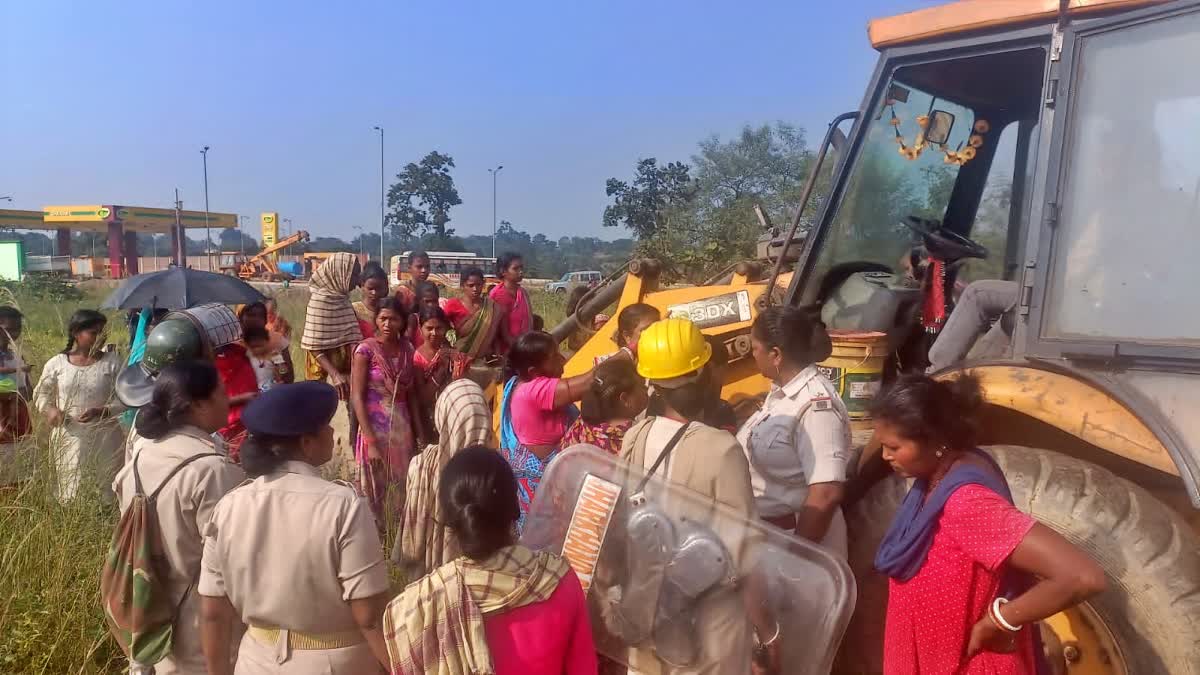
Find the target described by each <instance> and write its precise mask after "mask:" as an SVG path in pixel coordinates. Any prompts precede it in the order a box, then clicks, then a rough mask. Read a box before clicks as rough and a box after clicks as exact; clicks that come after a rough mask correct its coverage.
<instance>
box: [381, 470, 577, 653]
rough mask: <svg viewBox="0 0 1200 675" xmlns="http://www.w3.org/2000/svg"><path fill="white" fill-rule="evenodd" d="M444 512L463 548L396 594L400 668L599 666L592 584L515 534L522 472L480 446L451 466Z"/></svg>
mask: <svg viewBox="0 0 1200 675" xmlns="http://www.w3.org/2000/svg"><path fill="white" fill-rule="evenodd" d="M440 483H441V485H440V490H439V494H438V504H439V506H440V513H441V514H442V516H443V518H444V519H445V523H446V525H447V527H449V528H450V530H451V531H453V532H454V536H455V537H456V538H457V540H458V542H459V545H460V546H461V547H462V551H463V553H464V555H463V556H462V557H460V558H458V559H456V560H453V561H451V562H448V563H446V564H444V565H442V566H441V567H439V568H437V569H435V570H434V571H433V572H431V573H430V574H429V575H428V576H426V577H424V578H423V579H421V580H419V581H417V582H416V583H413V584H411V585H410V586H409V587H408V588H407V589H405V591H404V593H402V594H401V595H400V596H399V597H397V598H396V599H395V600H393V601H392V602H390V603H388V607H387V611H386V612H385V613H384V617H383V622H384V635H385V639H386V642H387V649H388V656H389V657H390V659H391V667H392V672H395V673H404V675H440V674H443V673H494V674H495V675H594V674H595V673H596V648H595V645H594V643H593V641H592V628H591V623H590V620H589V617H588V609H587V604H586V601H585V600H584V595H583V588H582V587H581V586H580V584H579V578H578V577H576V576H575V572H574V571H572V570H571V566H570V565H568V564H567V561H566V560H564V559H563V558H561V557H559V556H557V555H554V554H553V553H549V552H546V551H541V552H535V551H531V550H530V549H528V548H525V547H524V546H522V545H520V544H518V543H516V540H515V537H514V536H513V525H514V523H515V522H516V520H517V515H518V514H519V513H520V510H519V508H518V506H517V490H516V478H515V477H514V476H513V473H512V469H510V468H509V467H508V464H507V463H506V462H505V461H504V459H503V458H501V457H500V455H498V454H496V451H494V450H490V449H488V448H482V447H473V448H467V449H465V450H462V451H461V452H459V453H458V454H456V455H455V456H454V457H453V458H452V459H451V460H450V461H449V462H448V463H447V464H446V468H445V470H444V471H443V472H442V476H441V481H440Z"/></svg>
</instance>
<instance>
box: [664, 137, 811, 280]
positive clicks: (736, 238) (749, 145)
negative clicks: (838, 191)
mask: <svg viewBox="0 0 1200 675" xmlns="http://www.w3.org/2000/svg"><path fill="white" fill-rule="evenodd" d="M692 163H693V165H694V166H695V167H696V169H695V176H696V188H697V189H696V199H695V200H694V202H693V207H694V211H693V213H692V216H691V217H690V218H688V219H687V223H688V225H689V227H690V232H689V235H688V237H687V239H688V240H690V241H692V242H696V243H699V244H700V245H699V246H695V247H691V248H687V249H686V250H684V251H682V252H681V254H680V258H679V262H680V263H681V264H682V265H684V266H685V267H686V268H687V269H689V270H691V271H692V272H693V275H692V276H695V277H697V278H699V277H705V276H709V275H710V274H711V273H713V272H715V271H717V270H718V269H720V268H723V267H725V266H727V265H728V264H729V263H730V262H732V261H733V260H737V259H739V258H748V257H752V256H753V255H754V254H755V244H756V243H757V241H758V239H759V238H760V237H761V236H762V235H763V234H764V231H763V227H762V225H761V223H760V222H759V221H758V217H757V215H756V214H755V212H754V207H755V206H760V207H762V209H763V210H764V211H765V212H766V213H767V215H768V217H769V218H770V219H771V222H773V223H774V224H775V225H777V226H779V227H781V228H783V227H786V226H787V225H788V224H789V223H790V222H791V220H792V218H793V216H794V214H795V211H796V208H797V207H798V206H799V204H798V202H799V200H800V197H801V192H802V187H803V184H804V182H805V180H806V179H807V177H808V174H809V172H810V171H811V170H812V163H813V157H812V153H811V152H809V150H808V148H807V145H806V143H805V136H804V130H803V129H801V128H799V127H795V126H792V125H790V124H786V123H783V122H777V123H776V124H775V125H774V126H772V125H769V124H764V125H762V126H759V127H752V126H749V125H747V126H745V127H743V128H742V130H741V133H740V134H739V135H737V136H736V137H734V138H733V139H731V140H729V141H724V142H722V141H721V139H720V137H718V136H715V135H714V136H711V137H709V138H707V139H705V140H703V141H701V142H700V152H699V154H697V155H694V156H693V157H692ZM820 193H821V191H820V190H818V191H816V192H815V193H814V194H820ZM810 207H815V204H810ZM811 212H812V211H811V210H810V211H808V213H811Z"/></svg>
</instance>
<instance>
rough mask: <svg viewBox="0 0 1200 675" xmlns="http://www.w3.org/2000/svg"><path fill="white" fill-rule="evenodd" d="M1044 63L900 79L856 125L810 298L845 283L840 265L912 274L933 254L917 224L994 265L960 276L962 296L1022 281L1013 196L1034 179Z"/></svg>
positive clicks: (979, 265)
mask: <svg viewBox="0 0 1200 675" xmlns="http://www.w3.org/2000/svg"><path fill="white" fill-rule="evenodd" d="M1045 58H1046V52H1045V50H1044V49H1042V48H1040V47H1036V48H1028V49H1018V50H1011V51H1001V52H995V53H985V54H979V55H974V56H968V57H963V58H959V59H944V60H938V61H933V62H929V63H922V64H915V65H909V66H904V67H901V68H897V69H896V70H895V71H894V73H893V74H892V77H891V79H890V80H886V81H884V83H883V84H882V86H881V87H880V89H879V91H878V92H877V93H876V96H875V99H874V101H875V102H874V103H873V104H872V107H871V108H869V109H868V110H867V112H866V115H867V116H866V117H865V118H863V120H862V121H861V122H860V123H859V124H860V125H866V127H865V129H864V130H863V131H862V132H860V133H864V134H865V135H864V136H863V137H862V140H861V141H860V147H859V150H858V154H857V155H856V156H855V157H853V158H852V164H850V165H849V175H848V177H847V178H845V179H844V180H845V187H844V192H843V197H842V199H841V202H840V204H837V205H835V207H834V209H833V210H832V216H829V215H826V217H827V218H829V222H827V223H826V224H825V225H824V230H823V231H822V232H821V234H820V237H821V238H820V239H819V242H820V243H819V244H818V248H817V249H816V251H815V253H814V254H815V256H816V258H815V260H814V261H813V262H811V263H808V266H809V267H810V274H809V276H808V280H809V283H810V287H812V288H821V287H822V286H823V285H824V284H826V283H827V282H829V281H830V280H832V281H834V282H836V281H837V275H836V274H835V275H832V276H830V275H829V273H830V272H831V271H833V270H834V269H835V268H838V267H839V266H846V267H850V268H857V269H870V268H872V267H883V268H886V269H889V270H892V271H893V272H896V273H897V274H900V275H911V274H913V265H914V264H915V263H917V264H919V263H920V262H922V261H923V259H924V256H925V251H924V248H923V246H922V243H923V240H922V238H921V237H919V236H917V235H915V234H914V233H913V231H911V230H910V229H909V228H908V227H906V225H905V221H906V219H907V218H909V217H917V218H921V219H924V220H927V221H935V223H934V225H935V226H940V227H943V228H945V229H946V230H949V231H951V232H953V233H956V234H958V235H961V236H964V237H969V238H970V239H972V240H974V241H975V242H977V243H979V244H981V245H983V246H984V247H985V248H986V249H987V253H988V255H987V257H986V258H985V259H981V260H980V259H969V260H967V261H965V262H961V261H960V263H958V264H956V265H955V266H954V268H953V270H952V272H953V274H955V280H956V281H957V282H958V283H957V286H958V288H959V289H960V290H961V288H962V287H963V286H965V284H966V283H969V282H970V281H973V280H976V279H1012V278H1014V276H1015V273H1016V271H1017V268H1018V265H1017V263H1016V261H1017V260H1019V251H1018V249H1019V243H1020V237H1019V234H1020V227H1019V225H1020V223H1021V222H1022V220H1021V217H1020V216H1021V213H1023V207H1024V204H1023V203H1020V200H1018V201H1017V202H1014V199H1013V195H1014V194H1017V195H1018V196H1019V195H1020V193H1021V191H1022V188H1023V185H1022V184H1023V182H1024V176H1025V174H1026V173H1027V169H1028V166H1027V165H1028V157H1029V155H1030V153H1029V148H1030V147H1032V146H1033V141H1032V138H1034V135H1035V133H1036V124H1037V121H1038V117H1039V115H1040V112H1041V87H1042V81H1043V76H1042V75H1043V71H1044V68H1045ZM939 114H940V116H941V117H942V120H940V121H939V124H938V125H937V126H936V127H934V128H935V129H938V130H940V131H941V133H938V134H933V135H932V136H931V137H936V138H939V139H942V140H943V142H939V143H931V142H926V143H924V144H923V145H922V144H921V143H920V142H919V139H920V136H921V133H922V130H923V129H924V128H925V127H924V126H923V125H930V126H931V127H932V126H933V125H932V123H931V118H933V117H936V116H937V115H939ZM946 119H949V120H951V121H952V123H951V124H950V125H949V129H948V131H946V125H945V120H946ZM1014 226H1015V227H1014ZM827 277H830V278H828V279H827Z"/></svg>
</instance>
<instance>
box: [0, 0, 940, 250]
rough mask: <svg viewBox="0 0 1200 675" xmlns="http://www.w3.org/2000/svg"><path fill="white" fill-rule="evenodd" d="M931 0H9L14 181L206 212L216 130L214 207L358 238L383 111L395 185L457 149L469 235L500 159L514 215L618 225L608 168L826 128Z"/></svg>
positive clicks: (482, 221)
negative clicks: (793, 128)
mask: <svg viewBox="0 0 1200 675" xmlns="http://www.w3.org/2000/svg"><path fill="white" fill-rule="evenodd" d="M930 4H936V3H933V2H930V1H928V0H854V1H853V2H825V1H822V2H813V1H804V0H791V1H789V2H740V3H712V2H704V1H693V2H681V1H675V0H662V1H659V0H642V1H641V2H632V1H626V0H615V1H613V2H605V3H599V2H541V1H537V2H507V3H476V2H437V3H433V2H422V3H414V2H389V3H305V2H291V3H283V2H255V3H247V2H225V1H220V2H216V1H213V2H205V3H198V2H197V3H187V6H185V3H174V2H157V3H150V2H142V1H136V2H124V3H115V2H54V1H50V0H47V1H46V2H12V3H5V7H4V9H3V10H0V31H2V34H3V40H2V41H0V42H2V43H3V44H2V45H0V87H2V88H3V99H4V104H3V106H0V157H2V158H3V160H2V161H0V195H7V194H11V195H14V197H15V199H14V201H13V203H12V205H11V206H12V208H26V209H37V208H40V207H42V206H43V205H46V204H88V203H117V204H128V205H139V206H158V207H169V206H170V205H171V200H172V195H173V191H174V189H175V188H176V187H178V188H179V189H180V192H181V194H182V198H183V200H184V207H185V208H191V209H201V208H203V182H202V171H201V157H200V152H199V151H200V148H201V147H202V146H204V145H210V146H212V150H211V151H210V152H209V195H210V203H211V208H212V210H213V211H223V212H235V213H239V214H242V215H249V216H251V217H252V219H253V221H254V222H255V223H256V222H257V214H258V213H259V212H260V211H265V210H274V211H279V212H280V214H281V216H283V217H286V218H291V219H292V220H293V222H294V224H295V226H296V227H297V228H300V227H304V228H306V229H308V230H309V231H310V232H313V233H315V234H322V235H334V236H341V237H344V238H346V239H350V238H352V237H353V236H354V235H355V234H356V233H355V231H354V230H353V229H352V226H354V225H361V226H364V227H367V228H368V229H372V228H373V229H375V230H377V228H378V224H379V154H378V153H379V146H378V136H377V135H376V134H375V132H374V131H373V130H372V127H373V126H374V125H377V124H379V125H382V126H383V127H385V129H386V159H387V164H386V166H387V172H388V178H389V183H390V180H391V178H392V176H393V175H394V174H395V173H396V171H398V170H399V169H400V168H401V167H402V166H403V164H404V163H406V162H409V161H414V160H416V159H418V158H420V157H421V156H422V155H424V154H425V153H426V152H428V151H430V150H435V149H436V150H439V151H441V152H444V153H448V154H450V155H451V156H453V157H454V159H455V161H456V163H457V168H456V170H455V172H454V177H455V181H456V183H457V184H458V188H459V193H460V195H461V197H462V199H463V204H462V205H461V206H459V207H456V208H455V209H454V210H453V211H452V212H451V216H452V219H453V221H452V223H451V226H452V227H455V228H456V229H457V230H458V231H459V232H460V233H465V234H472V233H486V232H490V230H491V220H492V201H491V197H492V194H491V188H492V185H491V178H490V176H489V174H488V172H487V169H488V167H492V166H495V165H497V164H500V163H503V164H504V166H505V168H504V170H503V171H502V172H501V173H500V176H499V209H498V211H499V217H500V219H501V220H505V219H507V220H510V221H512V222H513V223H514V224H516V225H518V226H520V227H523V228H525V229H528V230H530V231H533V232H544V233H546V234H547V235H550V236H552V237H557V236H561V235H565V234H585V235H598V236H603V237H606V238H612V237H616V236H623V235H624V232H623V231H616V230H612V229H606V228H604V227H602V226H601V225H600V217H601V213H602V212H603V209H604V206H605V204H606V203H607V198H606V197H605V195H604V182H605V180H606V179H607V178H609V177H611V176H616V177H622V178H624V177H627V176H629V175H630V174H631V172H632V169H633V166H634V163H635V162H636V161H637V160H638V159H639V158H641V157H658V158H659V159H660V160H662V161H668V160H687V159H688V158H689V157H690V156H691V155H692V153H693V152H695V149H696V143H697V142H698V141H699V140H701V139H702V138H705V137H707V136H709V135H711V134H719V135H721V136H723V137H728V136H731V135H732V134H735V133H736V132H737V131H738V130H739V129H740V128H741V126H742V125H743V124H747V123H750V124H760V123H763V122H771V121H774V120H785V121H789V122H793V123H796V124H799V125H802V126H804V127H805V128H806V129H807V130H808V131H809V136H810V144H815V143H816V142H817V141H818V140H819V136H820V135H821V133H822V132H823V130H824V125H825V124H826V122H827V121H828V119H829V118H831V117H832V116H834V115H835V114H837V113H839V112H842V111H844V110H847V109H852V108H855V107H857V105H858V103H859V100H860V99H861V96H862V93H863V88H864V87H865V85H866V80H867V77H868V75H869V74H870V72H871V69H872V68H873V66H874V64H875V59H876V53H875V52H874V51H873V50H872V49H871V48H870V45H869V43H868V42H867V38H866V23H867V20H868V19H869V18H871V17H873V16H880V15H886V14H893V13H898V12H903V11H908V10H912V9H916V8H918V7H923V6H927V5H930ZM5 206H8V205H7V204H6V205H5ZM256 228H257V226H256V225H255V229H256ZM254 234H255V236H257V232H255V233H254Z"/></svg>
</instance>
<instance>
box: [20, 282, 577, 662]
mask: <svg viewBox="0 0 1200 675" xmlns="http://www.w3.org/2000/svg"><path fill="white" fill-rule="evenodd" d="M105 293H106V290H104V289H95V288H92V289H88V290H87V291H85V294H84V296H83V297H82V298H81V299H74V300H69V299H55V298H48V297H39V296H37V295H33V294H31V293H29V292H28V291H27V290H25V289H23V288H22V289H21V290H18V292H17V294H16V295H15V296H14V295H12V294H11V293H8V292H7V291H4V290H0V304H12V305H15V306H17V307H19V308H20V309H21V311H22V312H24V313H25V317H26V318H25V331H24V335H23V337H22V339H21V344H20V350H21V354H22V356H23V357H24V359H25V361H26V363H29V364H32V365H33V366H34V371H33V374H32V376H33V377H34V378H35V379H36V377H37V375H38V373H39V369H40V366H41V365H42V364H44V363H46V361H47V360H49V358H50V357H51V356H53V355H54V354H55V353H57V352H59V351H61V350H62V348H63V346H64V345H65V343H66V332H65V326H66V324H67V321H68V320H69V318H70V315H71V313H72V312H74V311H75V310H76V309H78V308H83V307H93V308H94V307H97V306H99V304H100V302H101V300H102V299H103V297H104V294H105ZM273 294H274V295H275V296H276V298H277V299H278V301H279V306H280V311H281V312H282V313H283V315H284V316H285V317H286V318H287V319H288V321H289V322H290V323H291V324H292V326H293V330H294V331H296V332H297V340H298V333H299V331H300V330H301V329H302V327H303V325H304V319H303V317H304V307H305V304H306V302H307V298H308V292H307V290H306V289H304V288H303V287H296V288H292V289H288V290H276V291H274V292H273ZM533 301H534V311H535V312H537V313H538V314H540V315H542V316H543V317H544V318H545V321H546V326H547V327H552V326H554V324H555V323H557V322H558V321H560V320H561V319H562V318H563V299H562V297H561V296H552V295H548V294H545V293H540V292H535V293H534V294H533ZM109 328H110V334H109V340H110V342H112V343H113V344H116V345H118V346H120V347H124V346H125V345H127V344H128V333H127V332H126V329H125V326H124V322H123V312H114V313H112V314H110V323H109ZM294 350H295V351H294V352H293V354H294V355H295V356H296V357H297V358H296V363H297V366H298V368H300V369H301V370H302V364H303V357H302V356H301V355H300V354H299V350H298V348H294ZM34 423H35V429H36V433H35V434H34V435H33V436H32V437H31V438H30V439H28V440H26V441H23V442H22V443H21V446H20V448H19V450H18V454H19V456H20V457H21V459H22V461H24V462H25V463H26V465H27V466H29V467H30V476H31V478H30V480H29V481H27V482H26V483H25V484H23V486H22V487H21V488H20V489H18V490H8V491H0V673H4V674H9V673H44V674H53V675H59V674H68V673H118V672H121V666H122V657H121V653H120V650H119V649H118V648H117V646H116V644H115V643H114V642H113V641H112V640H111V639H110V638H109V637H108V632H107V629H106V628H105V625H104V619H103V615H102V613H101V610H100V594H99V571H100V567H101V562H102V560H103V556H104V552H105V550H106V549H107V546H108V541H109V538H110V537H111V535H112V528H113V525H114V524H115V522H116V518H117V512H116V509H115V508H114V506H113V505H112V504H108V503H105V501H104V500H103V499H102V497H101V493H100V490H99V487H98V484H96V483H93V484H92V485H91V486H85V487H84V488H83V489H81V492H80V495H79V496H78V497H77V498H76V499H75V500H73V501H71V502H70V503H67V504H60V503H59V502H58V501H57V500H56V499H55V497H54V469H53V463H52V461H51V452H50V450H51V449H50V448H49V447H48V443H47V441H46V430H45V429H43V428H40V424H39V420H37V419H36V415H35V420H34ZM337 471H338V472H339V473H344V472H346V471H347V469H346V467H345V466H344V465H343V466H341V467H338V469H337Z"/></svg>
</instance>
